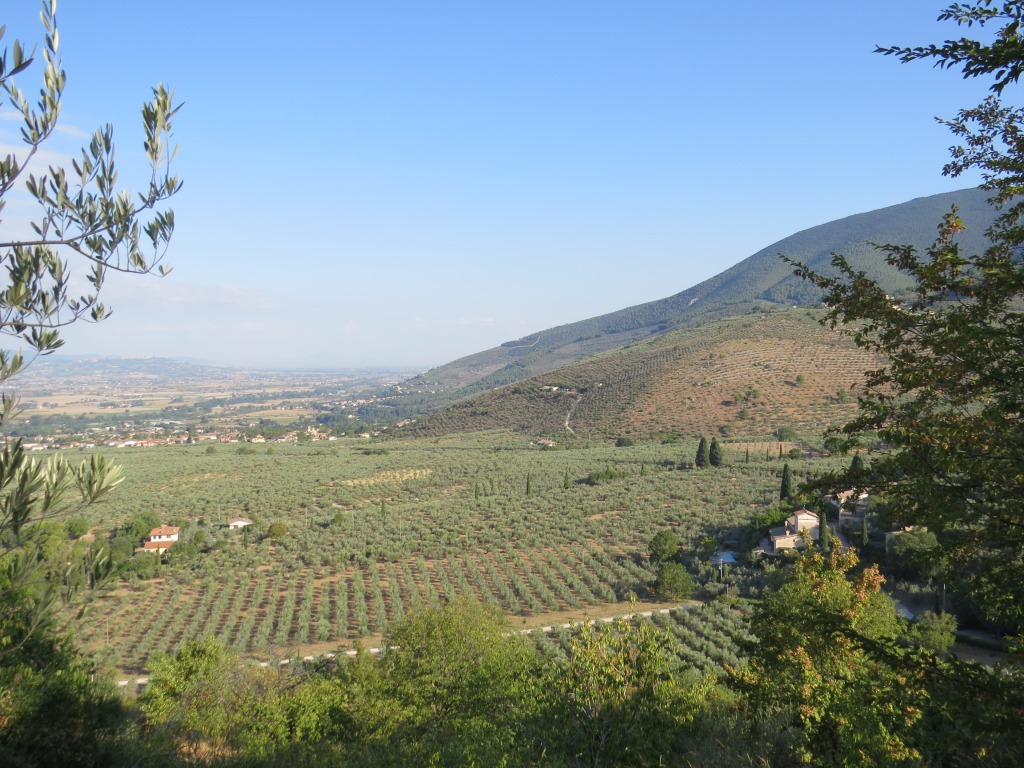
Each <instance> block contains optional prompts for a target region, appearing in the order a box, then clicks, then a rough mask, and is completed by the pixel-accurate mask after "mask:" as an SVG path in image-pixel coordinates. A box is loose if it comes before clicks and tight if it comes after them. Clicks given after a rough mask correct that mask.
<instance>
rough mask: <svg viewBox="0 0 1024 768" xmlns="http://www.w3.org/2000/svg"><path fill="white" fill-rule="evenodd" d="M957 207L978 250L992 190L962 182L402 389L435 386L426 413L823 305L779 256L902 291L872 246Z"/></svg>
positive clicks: (925, 233)
mask: <svg viewBox="0 0 1024 768" xmlns="http://www.w3.org/2000/svg"><path fill="white" fill-rule="evenodd" d="M954 205H956V206H958V207H959V209H960V215H961V218H962V219H963V221H964V222H965V223H966V225H967V230H966V231H965V232H964V233H962V235H961V243H962V245H963V247H964V248H965V249H966V250H979V249H981V248H982V247H984V238H983V233H984V231H985V230H986V229H987V227H988V226H989V225H990V224H991V222H992V219H993V217H994V215H995V213H994V210H993V209H992V208H991V207H990V206H988V205H987V204H986V193H984V192H982V191H980V190H978V189H965V190H960V191H957V192H949V193H946V194H941V195H932V196H930V197H920V198H916V199H914V200H910V201H909V202H906V203H902V204H900V205H893V206H889V207H887V208H881V209H879V210H876V211H870V212H868V213H860V214H856V215H853V216H848V217H846V218H843V219H839V220H837V221H832V222H829V223H827V224H822V225H820V226H817V227H812V228H811V229H807V230H804V231H802V232H798V233H796V234H794V235H791V236H790V237H787V238H785V239H784V240H780V241H778V242H777V243H773V244H772V245H769V246H768V247H766V248H764V249H762V250H760V251H758V252H757V253H755V254H754V255H753V256H750V257H749V258H747V259H744V260H743V261H741V262H740V263H738V264H736V265H735V266H733V267H730V268H729V269H727V270H725V271H724V272H722V273H721V274H719V275H717V276H715V277H713V278H711V279H710V280H705V281H704V282H703V283H700V284H699V285H696V286H693V287H692V288H688V289H686V290H685V291H682V292H680V293H677V294H675V295H674V296H670V297H668V298H665V299H659V300H657V301H652V302H649V303H647V304H640V305H638V306H635V307H628V308H626V309H622V310H619V311H617V312H612V313H609V314H607V315H601V316H600V317H595V318H590V319H588V320H581V321H579V322H576V323H570V324H568V325H562V326H559V327H557V328H549V329H546V330H543V331H539V332H537V333H533V334H530V335H529V336H526V337H523V338H522V339H517V340H512V341H508V342H505V343H504V344H502V345H501V346H499V347H495V348H493V349H489V350H486V351H483V352H479V353H476V354H473V355H469V356H468V357H464V358H461V359H459V360H455V361H454V362H451V363H448V364H447V365H443V366H440V367H438V368H433V369H431V370H429V371H427V372H426V373H424V374H422V375H420V376H417V377H416V378H414V379H411V380H410V381H408V382H406V384H405V385H404V387H403V389H404V390H405V391H406V392H408V391H410V390H412V391H414V392H415V391H418V392H420V393H427V392H429V393H430V394H429V396H427V397H423V398H422V399H421V402H420V403H419V407H420V408H421V409H422V410H427V411H429V410H433V409H436V408H437V407H441V406H443V405H446V404H448V403H451V402H455V401H458V400H460V399H462V398H465V397H468V396H470V395H472V394H475V393H477V392H482V391H485V390H488V389H493V388H495V387H500V386H504V385H506V384H511V383H514V382H516V381H520V380H522V379H526V378H529V377H530V376H534V375H536V374H538V373H544V372H547V371H552V370H555V369H557V368H560V367H562V366H564V365H568V364H570V363H574V362H578V361H580V360H583V359H585V358H587V357H590V356H591V355H595V354H599V353H601V352H605V351H608V350H610V349H615V348H617V347H621V346H624V345H625V344H628V343H630V342H633V341H637V340H639V339H643V338H646V337H649V336H658V335H660V334H664V333H667V332H668V331H671V330H673V329H677V328H681V327H687V326H691V325H693V324H694V323H697V322H701V321H705V320H709V319H713V318H720V317H726V316H730V315H736V314H744V313H747V312H749V311H750V310H751V309H752V308H755V307H761V308H764V307H766V306H768V305H769V304H786V305H793V304H798V305H808V306H810V305H815V304H817V303H818V302H819V301H820V299H821V292H820V291H818V290H817V289H816V288H814V286H813V285H811V284H810V283H807V282H804V281H802V280H800V279H799V278H797V277H795V276H794V275H793V272H792V269H791V268H790V267H789V266H788V265H787V264H786V263H785V262H783V261H782V260H781V259H780V258H779V255H780V254H784V255H786V256H787V257H789V258H791V259H795V260H798V261H802V262H804V263H806V264H808V265H809V266H811V267H813V268H814V269H816V270H818V271H820V272H823V273H825V274H829V273H830V269H831V267H830V264H829V262H830V260H831V257H832V254H833V253H841V254H843V255H845V256H846V257H847V258H848V259H849V261H850V263H851V264H852V265H853V266H854V267H856V268H858V269H863V270H864V271H866V272H867V273H868V274H870V275H873V276H876V277H877V278H878V279H879V280H880V282H881V283H882V284H884V285H886V286H888V287H889V288H890V292H891V293H893V294H897V293H899V292H900V291H901V290H903V289H905V288H906V287H907V285H908V283H907V281H906V279H905V278H903V277H901V276H900V274H899V272H898V271H897V270H895V269H893V268H892V267H890V266H888V265H887V264H885V262H884V260H883V258H882V255H881V254H880V253H879V251H877V250H876V249H875V248H873V247H872V245H871V243H899V244H912V245H914V246H916V247H918V248H922V249H923V248H924V247H926V246H927V245H928V244H930V243H931V242H932V240H934V239H935V234H936V229H935V227H936V224H937V223H938V222H939V221H940V220H941V218H942V216H943V214H945V213H948V212H949V210H950V208H951V207H952V206H954ZM627 256H628V257H633V256H636V254H624V255H623V258H626V257H627Z"/></svg>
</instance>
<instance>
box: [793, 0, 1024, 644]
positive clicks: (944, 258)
mask: <svg viewBox="0 0 1024 768" xmlns="http://www.w3.org/2000/svg"><path fill="white" fill-rule="evenodd" d="M1022 15H1024V3H1022V2H1019V1H1014V2H1001V3H995V2H991V1H990V0H985V1H984V2H979V3H971V4H954V5H952V6H950V7H949V8H948V9H947V10H946V11H945V12H943V14H942V16H941V17H940V18H942V19H946V20H952V21H955V22H956V23H957V24H959V25H961V26H966V27H971V26H975V25H977V26H987V27H990V28H991V27H996V29H995V30H993V33H992V34H990V35H989V38H990V41H989V42H985V41H980V40H971V39H966V38H964V39H960V40H950V41H946V42H945V43H942V44H940V45H931V46H925V47H919V48H898V47H894V48H885V49H880V50H881V51H882V52H883V53H887V54H891V55H898V56H899V57H900V58H901V59H902V60H904V61H913V60H917V59H932V60H934V61H935V62H936V65H937V66H939V67H942V68H950V67H959V68H961V69H962V71H963V73H964V76H965V77H980V76H992V77H993V78H994V82H993V84H992V86H991V88H992V91H993V92H994V93H995V94H997V95H998V94H1001V95H1002V97H1003V98H1006V95H1007V94H1008V93H1009V92H1010V90H1009V86H1012V85H1013V84H1015V83H1016V82H1017V80H1018V78H1019V76H1020V73H1021V71H1022V68H1024V42H1022V38H1021V34H1020V32H1021V29H1020V22H1021V17H1022ZM943 122H945V123H946V125H948V126H949V128H950V130H951V131H952V132H953V134H954V136H955V137H956V141H957V142H958V145H957V146H954V147H953V149H952V159H951V160H950V161H949V163H947V165H946V166H945V168H944V173H945V174H946V175H949V176H959V175H960V174H963V173H965V172H968V171H970V172H980V174H981V176H982V179H983V184H982V189H984V190H986V191H987V192H989V193H990V202H991V204H992V205H993V206H995V207H996V208H997V210H998V217H997V218H996V220H995V223H993V224H992V225H991V226H990V227H989V228H988V229H987V230H986V236H987V239H988V246H987V248H985V249H984V250H981V251H980V252H968V251H967V250H966V249H964V248H962V247H961V244H960V240H961V233H963V232H964V231H966V230H968V229H969V228H970V227H971V226H972V222H971V221H965V220H963V219H962V218H961V217H960V215H959V212H958V211H957V210H956V209H953V210H951V211H950V212H949V213H948V214H947V215H946V216H945V218H944V219H943V220H942V221H941V222H936V225H937V236H936V239H935V241H934V243H933V244H932V245H931V246H930V247H928V248H926V249H925V250H924V251H923V252H920V251H918V249H916V248H914V247H912V246H907V245H899V244H886V245H880V246H877V247H878V248H879V249H880V250H881V251H882V253H883V254H884V255H885V259H886V261H887V262H888V263H889V264H890V265H891V266H893V267H895V268H897V269H899V270H900V271H901V272H903V273H904V274H905V275H906V276H907V277H908V278H910V280H911V281H912V284H913V289H912V291H911V292H910V293H909V294H908V295H907V296H905V297H904V298H894V297H892V296H890V295H888V294H887V293H886V291H885V290H884V289H883V288H882V287H881V286H879V285H878V283H877V282H876V281H874V280H873V279H871V278H869V277H868V276H867V275H866V274H864V273H863V272H860V271H857V270H856V269H854V268H852V267H851V266H850V264H849V263H848V262H847V261H846V260H845V259H844V258H843V257H842V256H836V257H835V258H834V260H833V264H834V266H835V268H836V269H837V274H838V276H837V277H826V276H824V275H821V274H818V273H816V272H814V271H813V270H811V269H809V268H808V267H806V266H805V265H801V264H797V265H796V273H797V274H798V275H801V276H802V277H804V278H806V279H808V280H810V281H811V282H813V283H814V284H815V285H817V286H818V287H820V288H821V289H823V290H824V292H825V302H826V304H827V306H828V307H829V312H828V316H827V320H826V322H828V323H830V324H831V325H832V327H834V328H838V329H840V330H841V331H842V332H844V333H846V334H848V335H850V336H851V337H852V338H853V340H854V341H855V342H856V343H857V344H858V345H859V346H861V347H863V348H865V349H868V350H871V351H874V352H878V353H880V354H881V356H882V358H883V359H884V360H885V364H884V365H883V366H882V367H880V368H878V369H877V370H874V371H870V372H869V373H868V378H867V382H866V385H865V387H864V390H863V392H862V393H860V394H859V398H858V399H859V405H860V410H859V414H858V416H857V417H856V418H855V419H854V420H852V421H851V422H849V423H847V424H846V425H844V426H843V427H841V428H840V429H839V430H838V434H839V435H840V436H841V440H840V442H842V443H843V447H845V448H847V449H854V448H856V447H858V446H861V445H865V444H867V445H870V444H872V443H873V441H875V440H876V439H878V440H880V441H881V444H882V445H883V446H884V447H882V448H881V449H878V450H875V451H874V452H873V454H872V456H871V478H870V479H866V478H864V477H863V475H862V476H861V477H859V478H856V481H857V482H859V483H864V484H866V485H869V486H870V488H871V489H872V490H875V491H879V492H881V493H883V494H884V496H885V498H886V499H887V501H888V502H889V505H890V509H891V511H892V514H893V518H894V520H895V521H897V522H899V523H903V524H910V523H914V524H919V525H922V524H923V525H926V526H928V528H929V529H930V530H932V531H934V532H936V533H939V534H940V539H941V540H942V541H943V542H944V545H945V547H946V548H947V551H948V553H949V555H950V557H951V559H952V560H953V562H954V563H956V567H955V568H954V569H953V570H954V571H955V572H956V573H957V574H958V576H959V578H960V579H961V581H962V582H963V584H964V585H965V586H966V587H968V588H969V589H970V590H971V591H972V592H973V593H974V595H975V597H976V598H977V601H978V603H979V604H980V605H982V606H983V607H984V609H985V610H986V611H987V613H988V614H989V615H990V616H992V617H995V618H1000V619H1003V620H1005V621H1008V622H1009V623H1010V625H1015V626H1020V625H1021V623H1022V622H1024V375H1022V374H1024V261H1022V259H1021V249H1022V247H1024V218H1022V216H1024V197H1022V193H1024V130H1022V129H1024V111H1022V110H1021V109H1020V108H1019V107H1016V106H1012V105H1010V104H1008V103H1006V102H1004V101H1003V100H1002V99H1001V98H999V97H998V96H990V97H989V98H988V99H986V100H985V101H984V102H983V103H982V104H980V105H979V106H977V107H974V108H971V109H965V110H961V111H960V112H959V114H958V115H957V116H956V117H955V118H953V119H951V120H947V121H943ZM852 479H853V478H851V477H850V476H849V475H847V476H845V477H834V478H829V479H826V481H825V482H824V484H825V485H827V484H829V483H831V484H832V485H833V487H842V486H843V485H848V484H849V483H850V482H851V480H852ZM944 532H945V535H942V534H943V533H944Z"/></svg>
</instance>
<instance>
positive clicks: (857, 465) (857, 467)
mask: <svg viewBox="0 0 1024 768" xmlns="http://www.w3.org/2000/svg"><path fill="white" fill-rule="evenodd" d="M863 472H864V457H862V456H861V455H860V454H859V453H855V454H854V455H853V461H851V462H850V474H851V475H859V474H862V473H863Z"/></svg>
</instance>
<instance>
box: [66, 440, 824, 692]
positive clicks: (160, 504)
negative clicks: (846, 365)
mask: <svg viewBox="0 0 1024 768" xmlns="http://www.w3.org/2000/svg"><path fill="white" fill-rule="evenodd" d="M723 447H724V451H725V457H726V460H727V462H728V465H727V466H723V467H719V468H717V469H706V470H693V469H680V468H679V465H680V462H682V461H687V462H689V461H692V460H693V456H694V452H695V450H696V441H680V442H675V443H667V444H663V443H660V442H650V443H642V444H638V445H635V446H631V447H612V446H608V445H588V444H585V443H580V444H579V445H578V446H570V447H566V448H564V449H553V450H552V449H544V448H542V447H540V446H538V445H535V444H533V443H531V442H530V441H529V439H528V438H524V437H523V436H521V435H515V434H512V433H507V432H495V433H478V434H474V435H466V436H457V437H449V438H439V439H431V440H409V441H400V440H393V441H386V442H373V443H371V442H370V441H367V440H362V441H360V440H348V441H346V440H339V441H333V442H326V441H324V442H320V443H314V444H308V445H295V446H292V445H281V446H273V447H270V448H264V447H260V448H259V449H256V450H255V452H254V451H253V450H252V449H251V448H246V449H244V450H241V451H240V450H238V449H237V448H234V447H229V446H218V447H217V448H215V449H211V448H203V447H198V446H178V447H167V448H153V449H145V450H142V449H135V450H125V449H122V450H116V451H114V450H111V451H110V452H109V454H110V455H111V456H112V458H115V459H116V460H118V461H119V462H121V463H122V464H123V465H124V466H125V474H126V476H127V479H126V480H125V482H124V483H123V486H122V487H121V488H119V489H118V490H117V491H116V492H115V493H114V494H113V495H112V497H111V499H110V501H108V502H106V503H103V504H100V505H96V506H94V507H92V508H90V510H89V514H90V517H91V519H90V522H91V523H92V524H93V525H94V534H95V535H96V536H97V537H98V538H103V537H105V536H106V535H108V534H109V532H110V531H112V530H113V529H114V528H115V527H116V526H118V525H121V524H122V523H123V522H124V521H126V520H127V519H128V518H130V517H131V516H132V515H135V514H138V513H140V512H152V513H155V514H156V515H158V516H159V518H160V520H161V521H162V522H166V523H170V524H173V525H180V526H182V541H183V542H188V541H191V540H193V539H194V538H195V537H196V535H197V534H199V533H200V532H202V534H201V538H202V539H205V542H204V544H203V547H201V548H200V549H201V550H202V551H199V552H198V553H197V554H195V555H194V556H192V557H191V558H189V559H187V560H185V561H182V560H180V559H179V560H178V561H177V562H176V561H175V558H173V557H172V558H170V561H169V562H168V563H166V564H164V565H162V566H161V567H160V569H159V575H158V576H157V577H156V578H151V579H140V578H137V577H134V576H130V577H128V578H126V579H123V580H121V581H120V582H119V583H118V584H117V585H116V588H114V589H112V590H110V591H108V592H105V593H101V594H100V595H99V596H98V597H95V598H94V599H92V600H91V601H90V603H89V610H88V611H87V612H86V614H85V616H84V617H83V618H81V619H76V620H75V621H74V627H75V629H76V631H77V634H78V637H79V639H80V641H81V642H82V643H83V645H84V646H85V647H86V648H87V649H89V650H90V651H91V652H92V653H93V654H95V656H96V657H97V658H98V659H99V660H101V661H102V662H103V663H105V664H107V665H110V666H113V667H116V668H119V669H121V670H124V671H131V672H135V671H142V670H144V669H145V668H146V664H147V659H149V657H150V656H151V655H152V654H154V653H156V652H166V651H173V650H174V649H175V648H176V647H177V646H178V645H179V644H180V643H181V642H183V641H184V640H186V639H189V638H194V637H202V636H206V635H212V636H214V637H216V638H218V639H220V640H222V641H224V642H226V643H228V644H229V645H231V646H232V647H234V648H236V649H237V650H238V651H240V652H242V653H243V654H246V655H248V656H251V657H253V658H258V659H270V658H274V657H280V656H281V655H288V654H294V653H296V652H298V653H311V652H314V651H316V650H328V649H330V648H333V647H339V646H344V645H348V644H351V642H352V641H353V640H354V639H356V638H359V637H364V636H370V635H378V634H380V633H382V632H383V631H384V630H385V629H386V627H387V626H388V624H389V622H392V621H394V620H396V619H399V618H401V617H402V616H403V615H405V614H406V613H407V612H408V611H409V610H410V609H412V608H414V607H416V606H417V605H420V604H423V603H431V602H435V601H438V600H447V599H451V598H452V597H454V596H456V595H462V594H472V595H475V596H476V597H477V598H479V599H480V600H482V601H484V602H487V603H491V604H493V605H496V606H499V607H500V608H501V609H502V610H503V611H504V612H505V613H506V614H507V615H509V616H510V617H517V618H516V621H517V622H520V621H521V622H523V623H524V624H525V623H526V621H527V620H528V621H529V624H528V625H529V626H534V625H539V624H541V623H544V617H546V616H548V615H555V614H558V615H562V614H564V613H565V612H573V611H574V612H577V613H578V614H579V612H582V613H583V614H586V613H587V612H589V611H591V610H592V611H593V615H607V614H608V609H609V607H611V605H612V604H618V603H621V602H622V601H623V600H626V599H627V598H628V596H629V594H630V593H632V592H636V593H638V594H640V595H641V596H643V595H644V594H645V591H646V584H647V582H649V581H650V580H651V579H652V578H653V576H654V574H653V571H652V570H651V569H650V568H649V566H648V564H647V562H646V557H645V556H646V551H647V543H648V541H649V540H650V538H651V536H653V534H654V533H655V532H657V531H658V530H660V529H662V528H665V527H671V528H673V529H674V530H676V531H677V533H679V535H680V537H681V538H682V539H683V540H684V542H686V543H687V544H686V546H691V547H692V546H693V545H695V544H696V543H697V542H699V541H700V540H701V539H702V538H703V537H705V536H708V535H711V536H714V537H716V538H719V539H722V538H723V537H724V536H727V535H728V532H729V531H731V530H733V529H735V527H736V526H739V525H742V524H743V523H745V522H746V521H747V519H748V518H749V517H750V515H751V514H752V513H753V512H756V511H757V510H758V508H759V507H761V506H762V505H764V504H765V503H767V502H769V501H773V500H774V499H775V498H777V493H778V483H779V479H778V476H779V473H780V471H781V468H782V464H781V462H780V461H778V459H777V450H778V447H779V444H778V443H771V444H769V443H750V442H745V443H742V444H736V445H735V446H731V445H730V444H729V443H725V444H724V445H723ZM747 448H752V449H751V450H750V463H746V458H747ZM785 448H786V449H788V448H789V446H788V445H786V446H785ZM766 454H767V455H768V456H770V457H771V460H770V461H768V460H766V458H765V457H766ZM72 458H73V457H72ZM828 461H829V460H822V459H815V460H810V459H806V460H796V461H793V460H790V462H791V466H792V467H793V468H794V469H795V470H796V474H797V476H798V477H799V476H800V475H801V474H802V473H806V472H807V471H810V470H811V469H814V470H817V469H818V468H820V467H822V466H823V464H824V463H828ZM607 468H611V469H613V470H615V472H614V474H615V476H616V477H617V479H612V480H608V481H605V482H600V483H597V484H594V485H590V484H588V483H586V482H584V481H585V479H586V478H587V477H588V475H590V474H591V473H593V472H596V471H599V470H604V469H607ZM238 515H246V516H248V517H250V518H252V519H253V520H254V521H255V524H254V525H253V526H252V527H251V529H250V533H248V534H243V533H241V532H238V531H231V532H229V531H227V530H226V528H224V527H223V524H224V523H225V522H226V521H227V520H228V519H229V518H231V517H234V516H238ZM274 523H282V524H283V525H284V526H285V528H286V531H287V532H286V533H285V534H284V535H283V536H281V537H280V538H270V537H268V536H266V533H267V531H268V529H269V527H270V526H271V525H272V524H274ZM172 553H173V550H172ZM148 556H150V555H141V554H140V555H136V556H135V557H137V558H138V557H148Z"/></svg>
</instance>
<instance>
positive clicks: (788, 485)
mask: <svg viewBox="0 0 1024 768" xmlns="http://www.w3.org/2000/svg"><path fill="white" fill-rule="evenodd" d="M791 498H793V478H792V477H790V475H789V462H786V463H785V464H783V465H782V485H781V486H780V487H779V500H780V501H787V500H788V499H791Z"/></svg>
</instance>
